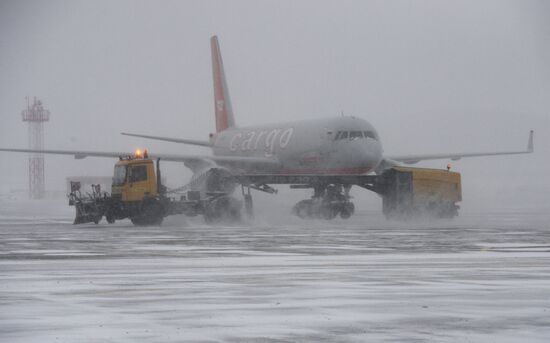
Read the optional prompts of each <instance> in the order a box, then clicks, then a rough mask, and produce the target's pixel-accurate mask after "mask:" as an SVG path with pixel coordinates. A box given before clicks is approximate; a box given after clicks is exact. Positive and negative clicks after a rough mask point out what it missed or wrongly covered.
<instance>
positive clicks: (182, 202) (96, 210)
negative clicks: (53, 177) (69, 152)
mask: <svg viewBox="0 0 550 343" xmlns="http://www.w3.org/2000/svg"><path fill="white" fill-rule="evenodd" d="M156 162H157V163H156V167H157V168H156V169H157V170H156V173H155V165H154V162H153V160H152V159H150V158H148V156H147V154H146V152H145V153H144V154H142V153H141V152H139V151H138V152H137V153H136V154H135V155H134V156H126V157H120V159H119V161H118V162H117V163H116V164H115V168H114V174H113V183H112V187H111V194H110V195H109V194H108V193H106V192H102V191H101V189H100V188H99V186H98V185H92V193H88V194H85V195H83V194H82V193H81V191H80V184H79V183H76V182H75V183H71V193H70V194H69V205H71V206H75V208H76V217H75V220H74V224H82V223H90V222H94V223H96V224H97V223H99V221H100V220H101V219H102V218H103V217H105V219H106V220H107V222H108V223H114V222H115V221H116V220H118V219H124V218H130V220H131V221H132V223H134V225H139V226H148V225H160V224H161V223H162V221H163V219H164V217H166V216H169V215H174V214H185V215H188V216H195V215H198V214H201V213H203V212H204V208H205V203H204V201H203V200H201V199H200V194H199V193H198V192H193V191H188V192H187V193H186V195H184V196H180V198H179V199H176V198H173V197H169V196H168V195H167V192H166V187H164V186H163V185H162V183H161V174H160V167H159V160H158V159H157V161H156Z"/></svg>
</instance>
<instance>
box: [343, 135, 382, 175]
mask: <svg viewBox="0 0 550 343" xmlns="http://www.w3.org/2000/svg"><path fill="white" fill-rule="evenodd" d="M350 143H351V150H352V151H351V155H352V158H353V164H354V166H355V167H356V168H361V169H363V168H368V169H369V171H370V170H373V169H374V168H376V167H377V166H378V164H379V163H380V161H381V160H382V146H381V145H380V142H378V141H374V140H370V141H367V142H365V141H363V140H357V141H355V142H350Z"/></svg>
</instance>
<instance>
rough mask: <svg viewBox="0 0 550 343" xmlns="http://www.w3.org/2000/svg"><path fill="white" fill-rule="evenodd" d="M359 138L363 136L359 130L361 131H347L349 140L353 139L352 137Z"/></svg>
mask: <svg viewBox="0 0 550 343" xmlns="http://www.w3.org/2000/svg"><path fill="white" fill-rule="evenodd" d="M359 138H363V132H361V131H351V132H350V133H349V139H350V141H351V140H354V139H359Z"/></svg>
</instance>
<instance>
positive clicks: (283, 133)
mask: <svg viewBox="0 0 550 343" xmlns="http://www.w3.org/2000/svg"><path fill="white" fill-rule="evenodd" d="M212 143H213V147H212V149H213V153H214V155H217V156H246V157H258V158H271V159H276V160H277V161H278V162H279V166H280V167H279V168H278V170H270V172H276V173H280V174H363V173H368V172H371V171H372V170H374V169H375V168H376V167H377V166H378V165H379V163H380V162H381V160H382V145H381V143H380V140H379V137H378V134H377V132H376V130H375V129H374V127H373V126H372V125H371V124H369V123H368V122H367V121H365V120H363V119H360V118H356V117H334V118H328V119H313V120H302V121H295V122H288V123H278V124H270V125H262V126H255V127H243V128H229V129H226V130H224V131H221V132H218V133H217V134H215V135H214V136H213V137H212ZM256 172H257V171H256Z"/></svg>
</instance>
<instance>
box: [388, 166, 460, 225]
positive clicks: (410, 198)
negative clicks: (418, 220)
mask: <svg viewBox="0 0 550 343" xmlns="http://www.w3.org/2000/svg"><path fill="white" fill-rule="evenodd" d="M382 178H383V182H382V183H383V185H384V186H383V187H382V190H383V191H381V192H380V194H381V195H382V210H383V212H384V215H385V216H386V217H388V218H408V217H413V216H414V217H417V216H427V217H436V218H453V217H455V216H456V215H458V209H459V208H460V207H459V206H458V205H457V202H460V201H462V190H461V184H460V173H455V172H451V171H448V170H439V169H427V168H407V167H394V168H392V169H390V170H388V171H386V172H384V174H383V175H382Z"/></svg>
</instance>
